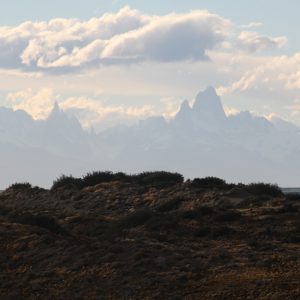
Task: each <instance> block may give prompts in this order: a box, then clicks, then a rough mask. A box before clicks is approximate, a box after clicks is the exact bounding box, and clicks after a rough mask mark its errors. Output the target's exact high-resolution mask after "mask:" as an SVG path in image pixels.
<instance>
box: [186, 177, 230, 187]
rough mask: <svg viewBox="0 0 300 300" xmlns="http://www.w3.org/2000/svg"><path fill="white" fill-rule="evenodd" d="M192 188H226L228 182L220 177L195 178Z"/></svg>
mask: <svg viewBox="0 0 300 300" xmlns="http://www.w3.org/2000/svg"><path fill="white" fill-rule="evenodd" d="M191 186H192V187H195V188H207V187H209V188H212V187H223V186H226V181H225V180H223V179H221V178H218V177H205V178H195V179H194V180H193V181H192V182H191Z"/></svg>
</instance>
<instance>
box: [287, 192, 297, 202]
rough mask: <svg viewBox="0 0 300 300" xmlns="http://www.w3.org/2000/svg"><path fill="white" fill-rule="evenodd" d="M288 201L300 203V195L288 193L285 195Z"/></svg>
mask: <svg viewBox="0 0 300 300" xmlns="http://www.w3.org/2000/svg"><path fill="white" fill-rule="evenodd" d="M285 198H286V200H289V201H300V194H299V193H288V194H286V195H285Z"/></svg>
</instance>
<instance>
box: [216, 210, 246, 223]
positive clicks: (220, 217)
mask: <svg viewBox="0 0 300 300" xmlns="http://www.w3.org/2000/svg"><path fill="white" fill-rule="evenodd" d="M240 218H241V214H240V213H239V212H237V211H222V212H219V213H218V214H217V215H216V217H215V220H216V221H219V222H234V221H237V220H239V219H240Z"/></svg>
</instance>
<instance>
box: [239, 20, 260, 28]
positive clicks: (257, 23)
mask: <svg viewBox="0 0 300 300" xmlns="http://www.w3.org/2000/svg"><path fill="white" fill-rule="evenodd" d="M263 25H264V24H263V23H261V22H250V23H248V24H246V25H241V26H240V27H241V28H242V29H251V28H257V27H261V26H263Z"/></svg>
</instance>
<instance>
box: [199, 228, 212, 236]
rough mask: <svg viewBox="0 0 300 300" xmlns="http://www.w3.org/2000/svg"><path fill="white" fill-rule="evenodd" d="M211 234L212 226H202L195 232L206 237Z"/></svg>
mask: <svg viewBox="0 0 300 300" xmlns="http://www.w3.org/2000/svg"><path fill="white" fill-rule="evenodd" d="M210 234H211V228H210V227H206V226H204V227H200V228H199V229H198V230H196V232H195V236H196V237H206V236H209V235H210Z"/></svg>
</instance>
